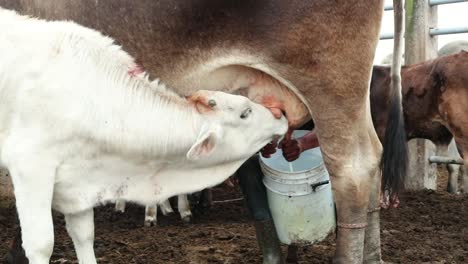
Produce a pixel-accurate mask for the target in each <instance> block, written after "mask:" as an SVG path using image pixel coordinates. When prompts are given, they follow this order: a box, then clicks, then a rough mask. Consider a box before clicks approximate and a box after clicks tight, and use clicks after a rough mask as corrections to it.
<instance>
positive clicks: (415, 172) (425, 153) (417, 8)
mask: <svg viewBox="0 0 468 264" xmlns="http://www.w3.org/2000/svg"><path fill="white" fill-rule="evenodd" d="M405 11H406V12H405V14H406V15H405V22H406V28H405V64H414V63H418V62H422V61H426V60H429V59H433V58H436V57H437V38H436V37H431V36H430V35H429V30H430V28H433V27H436V26H437V6H434V7H431V6H430V5H429V0H406V1H405ZM408 148H409V170H408V175H407V178H406V181H405V188H406V189H409V190H421V189H425V188H426V189H436V188H437V184H436V179H437V174H436V173H437V170H436V168H437V167H436V166H437V165H435V164H430V163H429V161H428V157H429V156H432V155H433V153H434V151H435V150H434V148H435V147H434V145H433V144H432V143H431V142H430V141H429V140H425V139H415V140H410V141H409V142H408Z"/></svg>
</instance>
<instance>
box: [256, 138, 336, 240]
mask: <svg viewBox="0 0 468 264" xmlns="http://www.w3.org/2000/svg"><path fill="white" fill-rule="evenodd" d="M307 132H308V131H307V130H296V131H294V133H293V138H298V137H301V136H303V135H304V134H305V133H307ZM260 166H261V169H262V171H263V173H264V175H265V176H264V177H263V183H264V184H265V186H266V188H267V197H268V203H269V206H270V211H271V214H272V217H273V221H274V222H275V226H276V231H277V233H278V237H279V239H280V241H281V242H282V243H284V244H288V245H289V244H291V243H294V244H311V243H314V242H318V241H321V240H323V239H325V238H326V237H327V235H328V234H330V233H331V232H333V231H334V229H335V225H336V223H335V206H334V203H333V195H332V191H331V186H330V183H329V180H330V178H329V175H328V172H327V170H326V168H325V166H324V164H323V160H322V154H321V152H320V148H314V149H310V150H307V151H304V152H302V153H301V156H300V157H299V158H298V159H297V160H295V161H293V162H288V161H286V160H285V159H284V158H283V154H282V151H281V149H278V150H277V151H276V153H275V154H273V155H272V156H271V158H264V157H260Z"/></svg>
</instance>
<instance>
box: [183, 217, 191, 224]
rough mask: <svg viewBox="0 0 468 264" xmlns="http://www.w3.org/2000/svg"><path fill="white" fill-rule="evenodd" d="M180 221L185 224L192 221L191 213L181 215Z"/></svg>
mask: <svg viewBox="0 0 468 264" xmlns="http://www.w3.org/2000/svg"><path fill="white" fill-rule="evenodd" d="M182 221H183V222H184V223H187V224H188V223H190V222H192V215H187V216H184V217H182Z"/></svg>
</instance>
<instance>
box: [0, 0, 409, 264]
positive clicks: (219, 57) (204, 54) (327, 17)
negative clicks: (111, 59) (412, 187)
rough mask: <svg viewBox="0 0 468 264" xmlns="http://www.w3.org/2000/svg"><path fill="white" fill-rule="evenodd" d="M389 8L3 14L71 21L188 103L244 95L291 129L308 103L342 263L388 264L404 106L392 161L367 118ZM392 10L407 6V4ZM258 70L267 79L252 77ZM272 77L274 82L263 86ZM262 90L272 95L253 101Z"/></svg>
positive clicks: (278, 3) (198, 5) (167, 2)
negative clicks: (387, 234) (389, 211)
mask: <svg viewBox="0 0 468 264" xmlns="http://www.w3.org/2000/svg"><path fill="white" fill-rule="evenodd" d="M383 2H384V1H383V0H374V1H369V0H356V1H345V0H337V1H330V0H315V1H303V0H289V1H284V0H238V1H232V0H225V1H221V0H197V1H195V0H192V1H190V0H178V1H174V0H160V1H155V0H138V1H128V0H99V1H95V0H80V1H78V0H76V1H56V0H0V6H3V7H5V8H11V9H15V10H17V11H19V12H20V13H21V14H29V15H34V16H37V17H41V18H47V19H69V20H73V21H75V22H77V23H80V24H82V25H84V26H87V27H91V28H94V29H97V30H99V31H101V32H103V33H104V34H107V35H110V36H111V37H113V38H114V39H116V40H117V41H118V42H119V43H121V44H122V45H123V47H124V49H125V50H127V51H128V52H129V53H130V54H132V55H133V56H134V57H136V58H138V59H139V60H140V62H141V64H142V65H143V66H144V67H145V68H146V69H147V71H148V72H149V73H150V74H152V75H153V76H157V77H159V78H160V79H161V80H162V81H163V82H165V83H166V84H168V85H169V86H170V87H173V88H174V89H175V90H177V91H178V92H179V93H181V94H185V95H188V94H192V93H193V92H194V91H196V90H199V89H201V88H203V89H212V90H214V89H217V90H224V91H232V92H235V91H236V90H241V91H243V92H244V93H245V94H246V95H248V96H250V97H251V99H252V100H254V101H257V102H260V103H264V104H265V105H266V106H270V107H271V106H278V107H280V108H281V109H282V110H284V111H285V112H286V115H287V117H288V119H289V120H292V121H291V126H293V127H297V126H299V125H300V124H302V123H304V122H305V121H307V119H308V117H307V115H303V112H301V111H298V109H297V108H296V107H298V106H300V105H301V104H298V102H302V103H303V104H304V106H305V109H307V110H308V112H309V113H310V114H311V116H312V117H313V119H314V121H315V124H316V126H317V132H318V136H319V140H320V143H321V150H322V153H323V157H324V161H325V164H326V166H327V169H328V171H329V173H330V176H331V180H332V186H333V192H334V198H335V201H336V207H337V219H338V221H337V225H338V231H337V232H338V234H337V242H336V245H337V246H336V252H335V256H334V260H335V261H336V262H338V263H347V264H348V263H362V262H380V258H381V257H380V256H381V254H380V234H379V232H380V228H379V227H380V225H379V214H378V210H376V208H379V186H380V179H381V177H380V170H379V162H380V161H381V160H382V163H381V166H382V168H383V170H382V171H383V183H384V184H383V186H384V188H387V189H389V190H390V191H396V189H398V187H400V185H401V182H402V177H403V175H404V174H405V169H406V166H405V164H406V163H405V161H406V139H405V138H404V137H403V136H404V132H401V131H403V129H404V128H403V121H402V114H401V100H400V97H398V96H397V97H396V100H394V101H393V102H392V107H393V108H394V109H395V110H394V111H393V112H392V118H391V125H389V130H388V131H389V132H388V135H389V136H388V137H387V139H388V142H386V143H384V154H383V156H381V154H382V145H381V144H380V142H379V139H378V137H377V135H376V133H375V130H374V127H373V124H372V119H371V114H370V103H369V97H368V96H369V79H370V74H371V70H372V61H373V56H374V51H375V48H376V44H377V41H378V36H379V30H380V23H381V18H382V13H383ZM394 2H396V3H399V4H400V6H401V0H400V1H397V0H394ZM239 72H241V73H242V74H241V75H239ZM249 72H255V73H261V75H268V76H269V77H267V78H255V76H254V78H250V77H249V76H251V75H250V74H249ZM244 73H245V74H244ZM239 76H240V77H239ZM257 76H258V75H257ZM395 76H398V74H396V75H395ZM239 78H240V79H239ZM271 79H273V80H274V82H273V85H272V83H271V82H263V80H271ZM394 80H396V81H397V82H398V80H399V79H398V78H395V79H394ZM261 86H263V87H265V86H267V88H268V89H263V90H264V91H268V94H262V93H256V92H255V91H260V90H261V88H260V87H261ZM281 87H285V88H286V90H287V91H288V92H289V94H287V93H286V94H285V90H284V89H282V88H281ZM250 90H253V92H251V91H250ZM396 94H400V93H399V92H397V93H396ZM267 95H269V96H267ZM281 95H284V96H286V98H288V99H285V98H284V97H281ZM298 108H299V109H301V107H298ZM401 135H403V136H401ZM381 157H383V158H382V159H381ZM84 235H85V234H84ZM78 258H80V256H78Z"/></svg>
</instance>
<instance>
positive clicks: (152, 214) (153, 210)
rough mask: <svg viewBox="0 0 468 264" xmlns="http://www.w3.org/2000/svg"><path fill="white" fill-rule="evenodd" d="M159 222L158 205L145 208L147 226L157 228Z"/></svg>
mask: <svg viewBox="0 0 468 264" xmlns="http://www.w3.org/2000/svg"><path fill="white" fill-rule="evenodd" d="M157 221H158V205H157V204H153V205H147V206H145V224H144V225H145V226H156V224H157Z"/></svg>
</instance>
